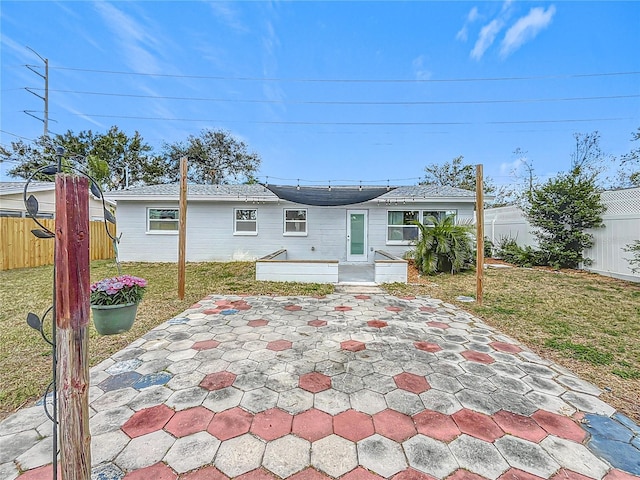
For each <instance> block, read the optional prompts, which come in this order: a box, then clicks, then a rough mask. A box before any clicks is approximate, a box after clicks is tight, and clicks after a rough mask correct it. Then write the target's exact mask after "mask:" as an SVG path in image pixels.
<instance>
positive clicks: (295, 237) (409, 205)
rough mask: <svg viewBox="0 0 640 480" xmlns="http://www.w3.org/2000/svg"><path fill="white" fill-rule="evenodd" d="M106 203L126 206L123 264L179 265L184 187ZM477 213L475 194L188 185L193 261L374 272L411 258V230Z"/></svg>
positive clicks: (121, 230)
mask: <svg viewBox="0 0 640 480" xmlns="http://www.w3.org/2000/svg"><path fill="white" fill-rule="evenodd" d="M274 192H276V193H277V194H276V193H274ZM106 197H108V198H109V199H110V200H113V201H115V202H117V230H118V235H119V234H122V238H121V242H120V245H119V248H118V250H119V255H120V259H121V260H123V261H143V262H175V261H177V258H178V226H179V214H180V213H179V185H175V184H174V185H152V186H143V187H132V188H130V189H126V190H120V191H114V192H108V193H107V194H106ZM474 207H475V193H474V192H471V191H467V190H461V189H457V188H451V187H438V186H433V185H418V186H402V187H397V188H393V187H392V188H388V187H359V186H355V187H343V186H340V187H335V186H334V187H331V188H330V187H295V186H294V187H284V186H280V187H278V186H271V185H269V186H263V185H188V193H187V214H186V259H187V261H193V262H196V261H229V260H255V259H258V258H261V257H264V256H266V255H269V254H272V253H273V252H277V251H279V250H286V251H287V258H288V259H295V260H300V261H302V260H309V261H314V260H328V259H331V260H334V261H337V262H340V263H354V264H355V263H364V262H368V263H370V264H371V263H373V262H374V259H375V255H376V251H384V252H387V253H389V254H391V255H392V256H400V255H402V254H403V253H404V252H405V251H406V250H408V249H409V248H411V241H412V240H413V239H415V238H416V237H417V234H418V228H417V227H416V226H415V225H413V224H412V223H411V222H412V220H423V219H424V218H425V217H427V216H428V215H434V216H443V215H447V214H452V213H453V214H455V215H456V217H457V218H458V219H459V220H466V219H469V220H473V218H474Z"/></svg>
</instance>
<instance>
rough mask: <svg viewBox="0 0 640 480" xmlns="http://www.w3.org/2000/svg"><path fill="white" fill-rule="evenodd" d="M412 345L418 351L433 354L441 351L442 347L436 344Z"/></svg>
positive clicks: (422, 343)
mask: <svg viewBox="0 0 640 480" xmlns="http://www.w3.org/2000/svg"><path fill="white" fill-rule="evenodd" d="M413 345H414V346H415V347H416V348H417V349H418V350H424V351H425V352H431V353H435V352H439V351H440V350H442V347H441V346H440V345H438V344H437V343H431V342H415V343H414V344H413Z"/></svg>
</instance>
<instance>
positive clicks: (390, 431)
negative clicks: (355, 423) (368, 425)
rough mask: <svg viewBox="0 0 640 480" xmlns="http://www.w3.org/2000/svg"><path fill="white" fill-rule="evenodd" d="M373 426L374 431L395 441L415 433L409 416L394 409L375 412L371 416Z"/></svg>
mask: <svg viewBox="0 0 640 480" xmlns="http://www.w3.org/2000/svg"><path fill="white" fill-rule="evenodd" d="M373 426H374V428H375V431H376V433H379V434H380V435H383V436H385V437H387V438H390V439H391V440H395V441H396V442H403V441H405V440H406V439H408V438H410V437H412V436H414V435H415V434H416V433H417V431H416V428H415V426H414V424H413V420H412V419H411V417H409V416H408V415H405V414H403V413H400V412H396V411H395V410H383V411H382V412H380V413H376V414H375V415H374V416H373Z"/></svg>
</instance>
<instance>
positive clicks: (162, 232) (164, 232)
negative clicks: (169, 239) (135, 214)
mask: <svg viewBox="0 0 640 480" xmlns="http://www.w3.org/2000/svg"><path fill="white" fill-rule="evenodd" d="M151 210H175V211H176V212H177V213H178V218H175V219H174V218H171V219H169V218H154V219H153V221H154V222H163V221H164V222H167V223H168V222H178V224H177V226H176V229H175V230H152V229H151V221H152V219H151ZM146 215H147V234H149V235H178V233H179V230H180V209H178V208H177V207H147V209H146Z"/></svg>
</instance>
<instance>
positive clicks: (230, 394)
mask: <svg viewBox="0 0 640 480" xmlns="http://www.w3.org/2000/svg"><path fill="white" fill-rule="evenodd" d="M241 400H242V391H240V390H238V389H237V388H234V387H227V388H222V389H220V390H214V391H212V392H209V394H207V396H206V398H205V399H204V401H203V402H202V406H204V407H207V408H208V409H209V410H211V411H212V412H223V411H225V410H228V409H230V408H233V407H237V406H238V405H240V401H241Z"/></svg>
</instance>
